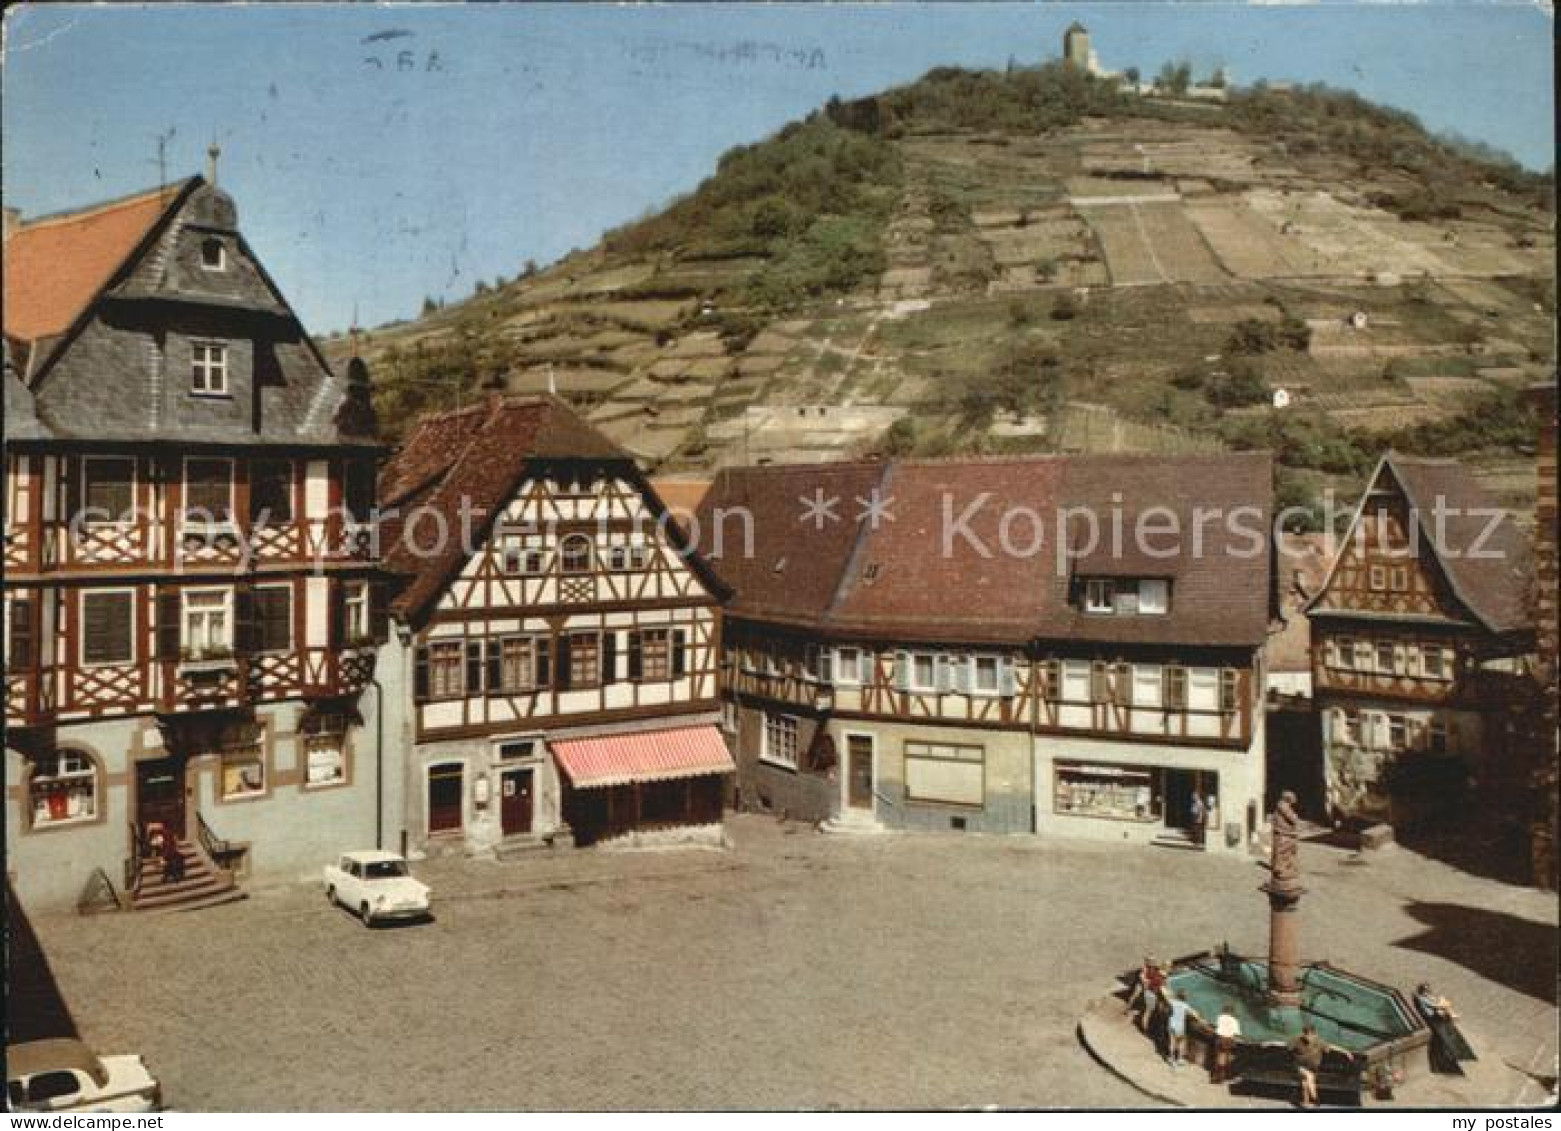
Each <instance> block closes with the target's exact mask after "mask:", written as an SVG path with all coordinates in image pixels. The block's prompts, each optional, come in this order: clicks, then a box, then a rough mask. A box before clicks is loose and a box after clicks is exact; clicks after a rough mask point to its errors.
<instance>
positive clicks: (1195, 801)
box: [1187, 793, 1207, 848]
mask: <svg viewBox="0 0 1561 1131" xmlns="http://www.w3.org/2000/svg"><path fill="white" fill-rule="evenodd" d="M1206 818H1207V813H1205V811H1204V808H1203V798H1202V797H1200V796H1199V795H1198V794H1197V793H1194V794H1193V795H1192V801H1191V802H1190V803H1189V804H1188V806H1187V824H1188V830H1189V831H1190V832H1191V833H1192V842H1193V843H1194V844H1196V845H1197V846H1198V847H1199V848H1202V847H1203V831H1204V828H1205V824H1206Z"/></svg>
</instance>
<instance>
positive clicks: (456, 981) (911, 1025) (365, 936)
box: [33, 816, 1557, 1110]
mask: <svg viewBox="0 0 1561 1131" xmlns="http://www.w3.org/2000/svg"><path fill="white" fill-rule="evenodd" d="M728 829H729V837H730V840H731V842H732V847H731V848H729V849H728V850H725V851H721V850H714V849H705V850H698V849H684V850H677V851H664V852H639V853H612V852H604V851H579V852H574V853H570V854H567V855H560V856H538V857H533V858H529V859H525V860H520V861H513V862H508V863H499V862H493V861H485V860H450V861H435V862H429V863H426V864H423V865H419V866H418V867H417V871H418V872H419V874H420V875H421V876H422V877H423V878H425V879H427V880H428V881H429V882H430V883H432V884H433V886H434V891H435V899H436V908H437V912H438V917H437V920H436V921H435V922H432V923H429V924H424V925H413V926H405V927H389V928H380V929H375V930H372V931H369V930H365V929H364V928H363V927H362V926H361V925H360V924H359V923H358V922H357V921H356V920H354V919H353V918H351V917H349V916H348V915H347V914H345V913H343V912H341V911H338V910H334V909H332V908H330V907H328V906H327V904H326V901H325V898H324V895H323V892H322V890H321V889H320V886H319V884H318V882H314V883H302V882H300V883H297V884H294V885H290V886H282V887H271V888H266V889H258V890H253V891H252V893H251V898H250V899H249V900H247V901H245V902H243V903H238V904H232V905H229V906H225V907H219V908H214V909H211V910H208V911H204V912H194V913H188V914H177V913H175V914H163V915H153V914H129V915H124V914H119V915H116V914H107V915H99V916H94V917H89V918H78V917H76V916H73V915H39V916H35V917H34V920H33V925H34V927H35V928H36V930H37V932H38V935H39V937H40V939H41V941H42V944H43V947H44V949H45V951H46V953H47V954H48V956H49V960H50V962H51V964H52V966H53V970H54V974H55V976H56V978H57V980H58V982H59V985H60V988H61V990H62V991H63V993H64V995H65V999H66V1001H67V1002H68V1003H69V1006H70V1008H71V1009H72V1011H73V1013H74V1016H75V1019H76V1021H77V1023H78V1025H79V1027H80V1030H81V1033H82V1036H83V1037H85V1038H86V1039H87V1040H88V1041H90V1042H91V1043H93V1044H94V1045H96V1046H97V1047H98V1049H99V1050H100V1051H102V1052H122V1051H136V1052H140V1053H142V1054H144V1055H145V1056H146V1057H147V1058H148V1060H149V1062H150V1063H151V1065H152V1066H153V1069H154V1071H156V1072H157V1073H158V1074H159V1075H160V1076H161V1077H162V1079H163V1083H164V1089H165V1093H166V1095H167V1097H168V1099H169V1102H170V1104H171V1105H172V1106H173V1107H175V1108H176V1109H183V1110H228V1109H237V1110H250V1109H307V1110H315V1109H403V1108H404V1109H432V1110H437V1109H490V1108H497V1109H511V1108H516V1109H536V1108H565V1109H633V1108H786V1109H789V1108H831V1107H839V1108H862V1107H872V1108H883V1107H891V1108H893V1107H968V1106H981V1105H1001V1106H1005V1107H1018V1106H1068V1107H1072V1106H1138V1105H1144V1104H1148V1103H1150V1102H1151V1101H1150V1100H1148V1099H1147V1098H1146V1097H1145V1096H1144V1095H1142V1094H1141V1093H1139V1092H1137V1091H1135V1090H1134V1089H1133V1088H1132V1087H1130V1086H1129V1085H1128V1084H1126V1083H1125V1082H1123V1081H1121V1080H1119V1079H1118V1078H1117V1077H1115V1076H1113V1075H1112V1074H1111V1073H1110V1072H1109V1071H1108V1070H1106V1069H1105V1068H1103V1067H1101V1066H1100V1065H1099V1064H1097V1063H1096V1062H1095V1061H1094V1060H1092V1059H1091V1058H1090V1056H1089V1054H1088V1053H1087V1052H1086V1051H1085V1050H1084V1049H1083V1048H1082V1047H1081V1045H1080V1043H1079V1041H1078V1039H1077V1036H1076V1026H1077V1023H1078V1019H1079V1016H1080V1013H1081V1011H1082V1010H1083V1009H1084V1007H1085V1005H1086V1004H1087V1003H1088V1002H1089V1001H1090V1000H1091V999H1094V998H1097V997H1099V996H1100V995H1101V994H1102V993H1103V992H1105V991H1106V990H1107V989H1108V988H1109V987H1110V986H1111V984H1112V982H1113V977H1114V975H1116V974H1117V973H1119V972H1121V971H1124V970H1127V969H1129V968H1131V967H1133V966H1134V965H1136V963H1137V961H1138V959H1139V958H1140V957H1141V955H1142V954H1143V952H1144V951H1145V949H1151V950H1153V951H1155V952H1156V953H1158V954H1160V955H1165V956H1170V955H1175V954H1182V953H1187V952H1191V951H1195V950H1199V949H1203V948H1206V947H1209V946H1211V945H1213V944H1215V943H1218V942H1219V941H1221V940H1229V942H1230V943H1231V945H1232V946H1233V947H1234V948H1235V949H1237V950H1238V951H1242V952H1246V953H1261V952H1262V950H1263V947H1264V945H1265V931H1266V923H1267V912H1266V904H1265V901H1264V900H1263V898H1262V896H1261V895H1260V894H1259V892H1258V891H1257V887H1258V885H1259V884H1260V883H1261V882H1262V880H1263V878H1264V875H1265V873H1264V872H1263V870H1262V869H1261V868H1260V867H1259V866H1258V865H1257V864H1256V863H1255V862H1253V861H1247V860H1239V859H1227V858H1220V857H1216V856H1213V855H1209V856H1204V855H1200V854H1198V853H1193V852H1184V851H1173V850H1165V849H1154V848H1138V847H1129V846H1115V845H1110V844H1098V843H1087V842H1070V841H1061V840H1036V839H1032V838H1024V837H1011V838H1010V837H978V836H968V837H960V836H957V835H910V834H907V835H892V836H882V837H874V838H848V837H829V836H823V835H819V834H818V833H816V832H814V831H813V830H812V829H811V828H809V827H806V826H801V825H782V824H778V823H776V822H774V821H771V820H769V819H766V818H759V817H754V816H736V817H731V818H729V821H728ZM1302 867H1303V869H1304V872H1305V881H1306V884H1307V887H1308V889H1309V891H1308V894H1307V896H1306V900H1305V902H1304V904H1303V907H1302V915H1303V918H1302V951H1303V954H1304V955H1305V956H1306V957H1308V958H1326V959H1330V960H1332V961H1335V962H1337V963H1340V964H1347V965H1348V966H1350V967H1351V968H1352V969H1354V970H1356V971H1358V972H1359V973H1361V974H1364V975H1366V976H1368V977H1372V978H1377V979H1381V980H1383V981H1388V982H1392V983H1394V984H1396V985H1398V986H1400V987H1401V988H1405V989H1408V988H1411V987H1412V986H1413V984H1414V983H1415V982H1417V981H1419V980H1421V979H1429V980H1430V981H1432V982H1433V983H1434V984H1435V985H1436V986H1437V987H1438V988H1439V989H1440V990H1441V991H1442V992H1444V993H1446V994H1447V995H1448V996H1449V997H1450V998H1451V999H1452V1000H1453V1001H1454V1002H1455V1003H1456V1004H1457V1006H1458V1008H1459V1010H1460V1012H1461V1013H1462V1014H1463V1015H1464V1017H1465V1018H1466V1019H1468V1021H1469V1023H1470V1025H1471V1026H1472V1027H1473V1028H1474V1029H1475V1030H1477V1031H1478V1032H1479V1033H1481V1034H1483V1035H1484V1036H1485V1046H1484V1047H1481V1048H1480V1049H1479V1051H1480V1053H1481V1055H1482V1056H1484V1055H1492V1056H1500V1057H1501V1058H1503V1059H1504V1060H1505V1061H1506V1062H1507V1063H1509V1064H1511V1065H1512V1066H1514V1067H1515V1068H1518V1069H1520V1070H1522V1071H1524V1072H1525V1073H1527V1074H1529V1077H1530V1084H1529V1085H1528V1086H1526V1087H1525V1088H1523V1089H1522V1090H1521V1092H1520V1093H1519V1094H1515V1095H1512V1096H1499V1097H1498V1096H1493V1097H1491V1098H1490V1102H1491V1104H1493V1105H1495V1104H1508V1103H1532V1102H1538V1101H1540V1100H1542V1099H1543V1098H1544V1095H1545V1090H1546V1084H1547V1078H1548V1079H1549V1080H1553V1077H1554V1074H1555V1059H1556V1049H1555V1032H1556V1023H1557V1016H1556V1006H1555V998H1556V993H1555V976H1556V975H1555V971H1556V968H1557V953H1556V947H1557V927H1556V923H1557V916H1556V901H1555V897H1554V896H1553V895H1548V894H1545V893H1542V892H1538V891H1535V890H1531V889H1527V888H1520V887H1514V886H1509V885H1505V884H1501V883H1497V882H1495V881H1491V880H1486V879H1481V878H1477V877H1475V876H1473V875H1470V874H1469V873H1466V872H1462V871H1459V870H1456V869H1454V868H1452V867H1451V866H1449V865H1447V864H1444V863H1441V862H1438V861H1435V860H1431V859H1428V858H1426V857H1423V856H1420V855H1417V854H1415V853H1413V852H1411V851H1409V850H1408V849H1404V848H1393V849H1388V850H1386V851H1383V852H1379V853H1374V854H1370V855H1357V854H1354V853H1351V852H1349V851H1346V850H1341V849H1335V848H1328V847H1322V846H1317V845H1310V844H1309V845H1305V846H1303V849H1302Z"/></svg>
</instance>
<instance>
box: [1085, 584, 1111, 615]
mask: <svg viewBox="0 0 1561 1131" xmlns="http://www.w3.org/2000/svg"><path fill="white" fill-rule="evenodd" d="M1115 592H1116V587H1115V586H1114V585H1113V584H1112V583H1111V582H1110V581H1109V580H1106V579H1103V578H1094V579H1091V580H1089V581H1086V582H1085V583H1084V611H1085V612H1086V613H1109V612H1111V611H1112V610H1113V609H1114V608H1115V607H1116V606H1115V602H1114V601H1113V597H1114V596H1115Z"/></svg>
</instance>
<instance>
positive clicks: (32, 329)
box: [5, 177, 198, 345]
mask: <svg viewBox="0 0 1561 1131" xmlns="http://www.w3.org/2000/svg"><path fill="white" fill-rule="evenodd" d="M197 182H198V178H193V177H192V178H190V179H189V180H185V181H180V182H178V183H176V184H173V185H169V186H167V187H165V188H161V189H154V190H152V191H150V192H142V193H137V194H135V195H134V196H127V197H122V198H120V199H118V200H112V201H108V202H107V203H104V204H96V205H93V206H91V207H89V208H83V209H80V210H78V211H74V212H61V213H57V214H55V215H52V216H41V217H39V218H38V219H36V220H30V221H26V222H24V223H23V224H22V225H21V227H20V228H18V229H17V231H16V232H15V233H14V234H12V236H11V237H10V238H9V239H7V240H6V241H5V333H6V336H7V337H9V338H12V339H14V340H16V341H18V342H24V343H28V344H29V345H30V344H32V343H34V342H37V341H39V340H40V339H43V338H52V337H58V336H59V335H61V334H63V333H65V332H66V331H67V330H69V329H70V327H71V326H72V324H73V323H74V322H75V321H76V319H77V318H78V317H80V316H81V314H82V312H83V311H85V310H86V309H87V307H88V305H89V304H91V302H92V300H93V299H95V298H96V297H97V296H98V294H99V292H101V291H102V290H103V288H104V287H105V286H107V285H108V283H109V281H110V280H111V279H113V278H114V276H115V275H116V274H118V272H119V271H120V269H121V268H122V267H124V266H125V263H126V261H127V260H128V259H129V258H130V256H131V254H132V253H133V252H134V251H135V250H136V249H137V248H138V247H140V246H141V244H142V243H143V242H144V241H145V240H146V239H147V237H148V236H150V235H151V234H152V232H153V230H154V229H155V228H156V227H157V226H158V224H159V223H160V222H161V221H162V220H163V219H164V218H165V217H166V216H167V215H168V214H169V213H170V212H171V211H172V210H173V209H174V208H175V206H176V205H177V204H178V202H179V201H180V200H181V199H182V197H183V196H184V194H185V193H186V192H187V191H188V190H189V189H190V188H191V187H193V186H194V185H195V184H196V183H197Z"/></svg>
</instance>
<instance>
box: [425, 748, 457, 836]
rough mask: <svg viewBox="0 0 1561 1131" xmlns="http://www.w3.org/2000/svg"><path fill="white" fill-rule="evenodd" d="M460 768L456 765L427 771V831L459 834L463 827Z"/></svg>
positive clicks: (433, 767) (430, 768)
mask: <svg viewBox="0 0 1561 1131" xmlns="http://www.w3.org/2000/svg"><path fill="white" fill-rule="evenodd" d="M465 799H466V790H465V788H464V785H463V772H462V767H461V766H460V765H459V764H458V763H456V764H446V765H443V766H430V767H429V769H428V831H429V832H431V833H446V832H460V831H461V829H462V828H463V827H464V826H465V823H466V821H465V812H464V802H465Z"/></svg>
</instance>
